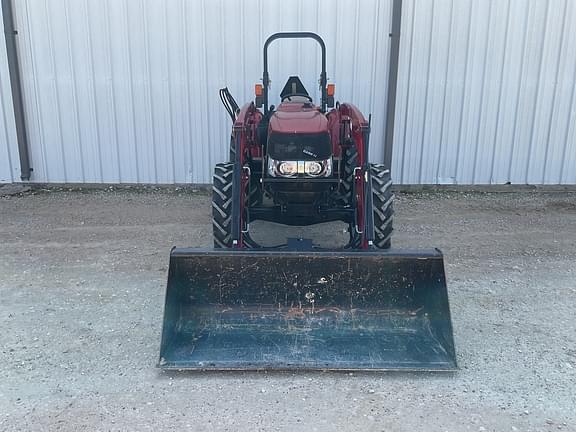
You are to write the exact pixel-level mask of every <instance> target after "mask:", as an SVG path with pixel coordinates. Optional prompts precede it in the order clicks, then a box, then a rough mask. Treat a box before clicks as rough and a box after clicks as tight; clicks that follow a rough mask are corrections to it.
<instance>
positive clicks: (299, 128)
mask: <svg viewBox="0 0 576 432" xmlns="http://www.w3.org/2000/svg"><path fill="white" fill-rule="evenodd" d="M269 131H270V132H278V133H303V134H315V133H322V132H328V120H327V119H326V116H325V115H324V114H322V113H321V112H320V111H318V107H316V106H314V105H311V104H309V103H299V102H283V103H281V104H280V105H279V106H278V109H277V110H276V111H275V112H274V114H272V116H271V117H270V124H269Z"/></svg>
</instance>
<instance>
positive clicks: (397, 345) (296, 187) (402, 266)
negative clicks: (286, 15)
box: [159, 33, 456, 371]
mask: <svg viewBox="0 0 576 432" xmlns="http://www.w3.org/2000/svg"><path fill="white" fill-rule="evenodd" d="M301 37H304V38H312V39H314V40H316V41H317V42H318V43H319V44H320V47H321V48H322V73H321V75H320V91H321V100H320V101H319V103H318V104H317V105H316V104H315V103H314V101H313V100H312V98H311V97H310V95H309V93H308V92H307V91H306V89H305V88H304V86H303V85H302V82H301V81H300V79H299V78H298V77H296V76H293V77H290V78H289V79H288V82H287V83H286V85H285V86H284V88H283V90H282V91H281V93H280V99H281V102H280V104H279V105H278V107H274V106H270V105H269V103H268V102H269V101H268V88H269V84H270V78H269V76H268V66H267V64H268V46H269V45H270V43H271V42H272V41H274V40H276V39H279V38H301ZM220 97H221V99H222V102H223V103H224V105H225V107H226V108H227V110H228V113H229V114H230V116H231V118H232V121H233V123H234V126H233V129H232V137H231V141H230V161H229V162H227V163H221V164H218V165H216V168H215V171H214V188H213V190H214V192H213V199H212V212H213V227H214V230H213V232H214V246H215V248H214V249H193V248H174V249H172V251H171V253H170V268H169V271H168V286H167V290H166V305H165V309H164V326H163V331H162V343H161V347H160V361H159V366H160V367H162V368H164V369H176V370H179V369H191V370H207V369H211V370H245V369H256V370H260V369H323V370H326V369H339V370H342V369H344V370H352V369H363V370H400V369H401V370H437V371H446V370H454V369H455V368H456V355H455V351H454V341H453V337H452V323H451V321H450V310H449V307H448V294H447V290H446V280H445V276H444V263H443V257H442V253H441V252H440V251H439V250H437V249H433V250H426V251H400V250H393V249H389V248H390V236H391V234H392V214H393V210H392V201H393V199H394V195H393V194H392V191H391V189H390V187H391V185H392V181H391V180H390V171H389V170H388V169H387V167H384V166H382V165H378V164H370V163H369V161H368V143H369V141H368V139H369V136H370V122H369V121H367V120H366V119H365V118H364V116H363V115H362V113H361V112H360V111H359V110H358V108H356V107H355V106H354V105H352V104H348V103H342V104H340V103H335V101H334V86H333V85H331V84H327V78H326V49H325V47H324V42H323V41H322V39H321V38H320V37H319V36H318V35H316V34H314V33H277V34H275V35H272V36H271V37H269V38H268V40H267V41H266V44H265V45H264V75H263V83H262V85H257V86H256V100H255V101H254V102H250V103H248V104H246V105H244V107H242V108H241V109H240V108H239V107H238V105H237V104H236V102H235V101H234V99H233V98H232V96H231V95H230V93H229V92H228V90H227V89H222V90H221V91H220ZM261 108H263V109H262V110H260V109H261ZM254 220H266V221H273V222H279V223H282V224H286V225H299V226H301V225H311V224H316V223H320V222H327V221H344V222H345V223H347V224H348V226H349V232H350V241H349V242H348V244H347V245H346V246H345V247H344V248H340V249H334V250H325V249H319V248H316V247H314V245H313V244H312V241H310V240H304V239H288V242H287V244H286V245H282V246H283V247H260V246H259V245H258V244H257V243H256V242H255V241H254V240H253V239H252V238H251V237H250V232H249V227H250V222H252V221H254Z"/></svg>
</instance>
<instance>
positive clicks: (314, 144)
mask: <svg viewBox="0 0 576 432" xmlns="http://www.w3.org/2000/svg"><path fill="white" fill-rule="evenodd" d="M280 38H312V39H314V40H316V41H317V42H318V43H319V44H320V47H321V50H322V72H321V74H320V81H319V82H320V92H321V100H320V101H319V102H318V104H316V103H315V102H314V101H313V99H312V97H310V95H309V93H308V91H307V90H306V89H305V88H304V85H303V84H302V82H301V81H300V79H299V78H298V77H297V76H292V77H290V78H289V79H288V81H287V82H286V85H285V86H284V88H283V90H282V91H281V93H280V104H279V105H278V106H277V107H275V106H274V105H269V100H268V99H269V84H270V78H269V75H268V47H269V45H270V43H271V42H273V41H274V40H276V39H280ZM262 81H263V84H262V85H260V84H258V85H256V100H255V101H254V102H250V103H247V104H246V105H244V106H243V107H242V108H241V109H240V108H238V105H237V104H236V102H235V101H234V99H233V98H232V97H231V95H230V93H229V92H228V90H227V89H222V90H221V91H220V96H221V99H222V102H223V103H224V106H225V107H226V109H227V111H228V113H229V114H230V116H231V118H232V121H233V124H234V126H233V130H232V137H231V141H230V161H229V162H227V163H220V164H218V165H216V168H215V170H214V188H213V201H212V205H213V212H212V213H213V226H214V245H215V247H217V248H247V247H248V248H252V247H257V246H258V245H257V244H256V243H255V242H254V241H253V240H252V239H251V238H250V233H249V227H250V223H251V222H252V221H255V220H266V221H270V222H278V223H281V224H285V225H298V226H305V225H313V224H317V223H322V222H331V221H343V222H345V223H347V224H348V226H349V233H350V241H349V242H348V244H347V245H346V247H345V249H368V248H371V247H376V248H379V249H388V248H389V247H390V238H391V236H392V215H393V200H394V194H393V193H392V191H391V186H392V180H391V178H390V170H389V169H388V168H387V167H385V166H383V165H380V164H371V163H369V160H368V148H369V137H370V122H369V121H367V120H366V118H365V117H364V116H363V115H362V113H361V112H360V110H359V109H358V108H357V107H356V106H354V105H352V104H350V103H338V102H337V103H335V102H334V85H333V84H327V78H326V47H325V45H324V42H323V40H322V39H321V38H320V36H318V35H317V34H314V33H276V34H274V35H272V36H270V37H269V38H268V40H267V41H266V43H265V45H264V74H263V78H262ZM259 108H263V109H262V110H260V109H259ZM235 196H240V197H241V198H240V199H238V200H234V199H233V198H234V197H235Z"/></svg>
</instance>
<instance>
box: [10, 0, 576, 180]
mask: <svg viewBox="0 0 576 432" xmlns="http://www.w3.org/2000/svg"><path fill="white" fill-rule="evenodd" d="M403 3H404V5H403V14H402V37H401V51H400V67H399V82H398V100H397V110H396V127H395V148H394V154H393V171H394V177H395V181H396V182H397V183H404V184H416V183H449V184H502V183H506V182H512V183H515V184H525V183H530V184H557V183H561V184H575V183H576V97H575V92H576V89H575V83H576V50H575V49H574V46H576V32H574V26H575V25H576V2H574V1H573V0H530V1H527V0H507V1H498V0H491V1H489V0H404V1H403ZM14 5H15V9H16V15H17V16H16V25H17V27H18V29H19V31H20V33H19V49H20V57H21V67H22V73H23V83H24V93H25V104H26V110H27V112H26V115H27V121H28V128H29V136H30V142H31V154H32V158H33V160H32V162H33V167H34V173H33V177H32V180H33V181H37V182H46V181H48V182H112V183H115V182H130V183H131V182H140V183H173V182H194V183H204V182H209V181H210V177H211V170H212V168H211V167H212V165H213V164H214V163H215V162H217V161H220V160H222V159H224V158H225V155H226V146H227V137H228V130H229V126H230V125H229V120H228V119H227V117H226V114H225V112H224V110H223V108H222V107H221V106H220V102H219V99H218V95H217V90H218V88H220V87H221V86H224V85H228V87H229V88H230V90H231V91H232V93H233V94H234V95H235V96H236V99H237V100H238V101H246V100H248V99H249V98H251V97H252V94H251V93H252V89H253V84H254V83H255V82H257V80H258V79H259V78H260V76H261V72H262V71H261V69H262V66H261V47H262V44H263V42H264V39H265V37H266V36H267V35H269V34H271V33H273V32H275V31H289V30H312V31H317V32H319V33H320V34H321V35H322V36H323V37H324V38H325V39H326V43H327V46H328V75H329V77H330V78H331V79H332V82H335V83H336V86H337V87H336V88H337V96H338V98H339V99H340V100H348V101H354V102H355V103H356V104H357V105H358V106H359V107H360V108H361V109H362V110H363V111H364V112H365V113H369V112H372V114H373V121H374V138H373V140H372V147H373V150H374V154H373V157H374V159H375V160H380V159H381V158H382V145H383V144H382V143H383V133H384V128H383V126H384V125H383V123H384V118H385V112H384V107H385V99H386V94H387V88H386V85H387V71H388V70H387V67H388V50H389V40H388V31H389V29H390V16H391V0H382V1H378V0H338V1H333V0H309V1H304V0H292V1H282V0H268V1H266V0H244V1H226V0H18V1H15V2H14ZM0 45H3V44H0ZM280 53H283V54H282V55H280ZM318 54H319V53H318V50H317V49H316V48H315V46H314V44H313V42H309V41H305V42H300V43H295V44H291V43H290V42H278V43H277V45H276V46H273V47H272V52H271V64H272V67H271V73H272V80H273V85H274V88H273V92H276V93H278V91H279V87H280V86H281V85H282V84H283V81H284V79H285V77H286V76H287V75H288V74H291V73H297V72H298V71H301V75H302V76H303V77H305V78H306V82H305V84H306V85H307V86H308V87H309V89H310V88H315V87H316V80H317V76H318V72H319V71H318V64H317V62H316V63H315V59H318ZM0 58H1V59H2V61H0V84H1V88H0V91H1V92H2V96H3V97H2V105H1V107H0V108H1V109H2V112H1V113H0V114H1V115H0V132H1V133H0V181H10V180H11V179H13V180H15V181H16V180H17V179H18V178H19V166H18V155H17V148H16V145H15V142H16V140H15V133H14V127H13V119H12V112H11V110H12V106H11V102H10V99H9V97H10V95H9V87H8V74H7V69H6V65H5V48H4V47H3V46H2V47H1V48H0ZM292 59H296V60H294V61H293V60H292Z"/></svg>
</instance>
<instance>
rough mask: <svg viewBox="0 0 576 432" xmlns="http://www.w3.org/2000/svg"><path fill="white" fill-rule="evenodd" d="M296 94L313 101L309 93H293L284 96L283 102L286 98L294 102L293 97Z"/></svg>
mask: <svg viewBox="0 0 576 432" xmlns="http://www.w3.org/2000/svg"><path fill="white" fill-rule="evenodd" d="M294 96H299V97H303V98H306V99H308V100H309V101H310V102H312V98H311V97H310V96H309V95H307V94H304V93H292V94H291V95H290V96H288V95H286V96H284V97H283V98H282V102H284V101H285V100H288V102H292V97H294Z"/></svg>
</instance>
